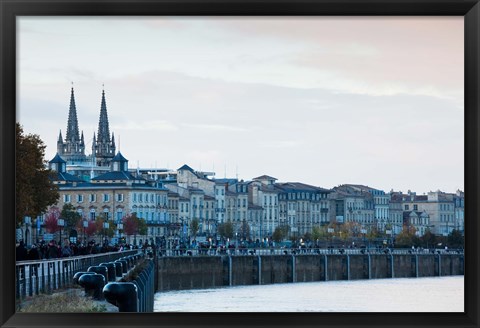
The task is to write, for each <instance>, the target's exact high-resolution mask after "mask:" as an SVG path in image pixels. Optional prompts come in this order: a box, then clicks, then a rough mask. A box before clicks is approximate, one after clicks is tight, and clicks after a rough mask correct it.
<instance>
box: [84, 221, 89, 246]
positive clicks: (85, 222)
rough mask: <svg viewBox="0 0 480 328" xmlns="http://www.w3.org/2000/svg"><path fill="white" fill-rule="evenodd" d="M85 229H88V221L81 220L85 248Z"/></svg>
mask: <svg viewBox="0 0 480 328" xmlns="http://www.w3.org/2000/svg"><path fill="white" fill-rule="evenodd" d="M87 227H88V221H87V220H83V241H84V242H85V246H86V245H87V240H86V237H85V229H87Z"/></svg>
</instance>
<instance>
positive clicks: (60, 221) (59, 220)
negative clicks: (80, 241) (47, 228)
mask: <svg viewBox="0 0 480 328" xmlns="http://www.w3.org/2000/svg"><path fill="white" fill-rule="evenodd" d="M57 225H58V226H59V227H60V241H59V244H60V246H62V230H63V227H64V226H65V220H64V219H58V221H57Z"/></svg>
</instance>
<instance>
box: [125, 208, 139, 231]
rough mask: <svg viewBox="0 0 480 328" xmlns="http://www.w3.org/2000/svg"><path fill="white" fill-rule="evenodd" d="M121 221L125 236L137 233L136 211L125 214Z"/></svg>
mask: <svg viewBox="0 0 480 328" xmlns="http://www.w3.org/2000/svg"><path fill="white" fill-rule="evenodd" d="M122 223H123V232H124V233H125V234H126V235H127V236H132V235H135V234H137V233H138V219H137V213H135V212H134V213H132V214H130V215H126V216H124V217H123V219H122Z"/></svg>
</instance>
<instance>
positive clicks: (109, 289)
mask: <svg viewBox="0 0 480 328" xmlns="http://www.w3.org/2000/svg"><path fill="white" fill-rule="evenodd" d="M103 294H104V295H105V299H106V300H107V302H109V303H110V304H113V305H115V306H117V307H118V311H119V312H138V290H137V286H135V284H134V283H131V282H110V283H108V284H107V285H106V286H105V287H103Z"/></svg>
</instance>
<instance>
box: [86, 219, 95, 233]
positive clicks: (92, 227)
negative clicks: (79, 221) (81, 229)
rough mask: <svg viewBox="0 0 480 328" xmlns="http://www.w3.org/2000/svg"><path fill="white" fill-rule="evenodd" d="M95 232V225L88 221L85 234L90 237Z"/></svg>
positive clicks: (93, 222)
mask: <svg viewBox="0 0 480 328" xmlns="http://www.w3.org/2000/svg"><path fill="white" fill-rule="evenodd" d="M96 232H97V224H96V223H95V221H93V220H88V227H86V228H85V234H86V235H87V236H89V237H90V236H92V235H94V234H95V233H96Z"/></svg>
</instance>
